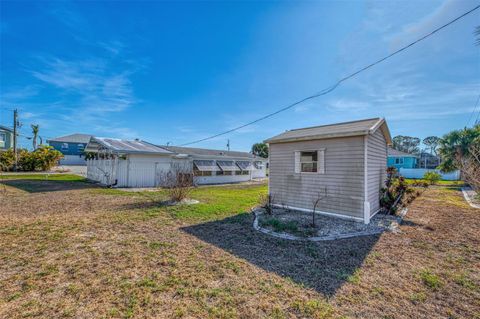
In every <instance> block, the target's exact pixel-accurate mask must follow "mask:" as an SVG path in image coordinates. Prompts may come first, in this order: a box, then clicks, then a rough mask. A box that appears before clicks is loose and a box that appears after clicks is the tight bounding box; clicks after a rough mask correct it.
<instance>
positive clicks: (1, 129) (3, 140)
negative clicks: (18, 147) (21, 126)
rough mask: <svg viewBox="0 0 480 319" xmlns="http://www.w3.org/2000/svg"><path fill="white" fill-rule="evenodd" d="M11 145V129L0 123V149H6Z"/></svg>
mask: <svg viewBox="0 0 480 319" xmlns="http://www.w3.org/2000/svg"><path fill="white" fill-rule="evenodd" d="M12 147H13V130H12V129H11V128H9V127H6V126H3V125H0V151H4V150H8V149H9V148H12Z"/></svg>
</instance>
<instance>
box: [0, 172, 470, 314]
mask: <svg viewBox="0 0 480 319" xmlns="http://www.w3.org/2000/svg"><path fill="white" fill-rule="evenodd" d="M51 176H53V175H51ZM64 176H67V175H64ZM58 178H60V177H58ZM65 179H66V180H63V181H61V180H42V179H40V180H34V179H33V178H32V179H31V178H30V177H28V178H24V179H10V180H3V181H2V182H0V183H2V184H4V185H6V186H5V188H4V189H3V190H2V187H0V196H1V197H0V200H1V203H2V204H1V205H0V278H1V280H0V318H76V317H80V318H150V317H155V318H358V317H360V318H434V317H441V318H475V316H477V317H478V316H479V315H480V302H479V300H480V272H479V271H478V270H479V263H480V248H479V247H480V239H479V236H478V229H480V219H479V218H478V217H479V212H478V210H475V209H473V208H471V207H470V206H469V205H468V204H466V203H465V201H464V200H463V198H462V196H461V193H460V192H459V191H458V190H457V189H454V188H452V187H437V188H431V189H428V190H427V191H426V192H424V193H423V195H422V196H421V197H419V198H418V199H416V200H415V201H414V202H413V203H412V205H411V207H410V210H409V213H408V215H407V218H406V220H405V223H404V225H402V226H401V232H400V233H385V234H382V235H381V236H370V237H360V238H354V239H346V240H338V241H332V242H320V243H309V242H291V241H285V240H279V239H275V238H272V237H269V236H267V235H264V234H261V233H258V232H255V231H254V230H253V229H252V227H251V223H252V216H251V215H250V214H248V213H247V212H248V211H249V209H250V207H251V206H253V205H255V203H256V202H257V200H258V197H259V196H260V194H264V193H265V192H266V185H248V186H246V185H245V186H241V185H237V186H234V185H232V186H224V187H200V188H197V189H195V190H194V191H193V193H192V194H191V198H194V199H197V200H199V201H200V204H196V205H183V206H177V207H165V206H161V205H159V203H160V202H161V201H162V200H164V199H165V193H164V192H163V191H159V192H140V193H131V192H124V191H119V190H114V189H104V188H99V187H96V186H94V185H92V184H88V183H84V182H82V181H71V180H68V178H67V177H65Z"/></svg>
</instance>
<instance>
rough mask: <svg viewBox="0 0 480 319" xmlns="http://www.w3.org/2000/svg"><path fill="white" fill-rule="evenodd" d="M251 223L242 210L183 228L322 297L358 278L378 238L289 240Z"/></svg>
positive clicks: (330, 294)
mask: <svg viewBox="0 0 480 319" xmlns="http://www.w3.org/2000/svg"><path fill="white" fill-rule="evenodd" d="M252 222H253V216H252V215H251V214H247V213H245V214H241V215H236V216H233V217H229V218H225V219H223V220H217V221H212V222H207V223H203V224H197V225H192V226H187V227H183V228H182V230H183V231H185V232H186V233H188V234H191V235H193V236H195V237H197V238H199V239H201V240H202V241H205V242H207V243H210V244H213V245H215V246H217V247H219V248H221V249H223V250H225V251H227V252H229V253H231V254H234V255H236V256H238V257H240V258H242V259H245V260H247V261H248V262H250V263H251V264H253V265H255V266H257V267H260V268H262V269H264V270H266V271H269V272H273V273H276V274H278V275H280V276H282V277H286V278H290V279H291V280H293V281H294V282H296V283H298V284H300V285H303V286H305V287H308V288H312V289H315V290H316V291H318V292H320V293H323V294H324V295H325V296H332V295H334V294H335V292H336V291H337V290H338V289H339V288H340V287H341V286H342V285H343V284H344V283H345V282H347V281H349V282H352V283H355V282H356V280H358V275H357V274H356V270H357V269H358V268H359V267H360V266H361V265H362V263H363V262H364V260H365V258H366V257H367V256H368V254H369V252H370V251H371V249H372V247H373V246H374V245H375V243H376V242H377V241H378V239H379V237H380V235H375V236H363V237H357V238H351V239H342V240H336V241H325V242H316V243H315V242H298V241H289V240H283V239H278V238H273V237H271V236H268V235H265V234H262V233H259V232H257V231H255V230H254V229H253V228H252Z"/></svg>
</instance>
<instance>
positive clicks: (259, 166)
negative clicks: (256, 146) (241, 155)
mask: <svg viewBox="0 0 480 319" xmlns="http://www.w3.org/2000/svg"><path fill="white" fill-rule="evenodd" d="M253 165H254V166H255V168H256V169H262V168H263V163H262V162H261V161H255V162H254V163H253Z"/></svg>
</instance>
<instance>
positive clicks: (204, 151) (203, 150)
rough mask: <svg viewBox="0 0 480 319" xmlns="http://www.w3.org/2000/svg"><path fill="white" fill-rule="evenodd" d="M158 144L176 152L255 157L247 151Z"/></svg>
mask: <svg viewBox="0 0 480 319" xmlns="http://www.w3.org/2000/svg"><path fill="white" fill-rule="evenodd" d="M158 146H159V147H161V148H164V149H166V150H169V151H171V152H173V153H177V154H186V155H200V156H226V157H237V158H238V157H244V158H255V157H256V156H255V155H253V154H251V153H248V152H238V151H225V150H211V149H206V148H195V147H181V146H166V145H158Z"/></svg>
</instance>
